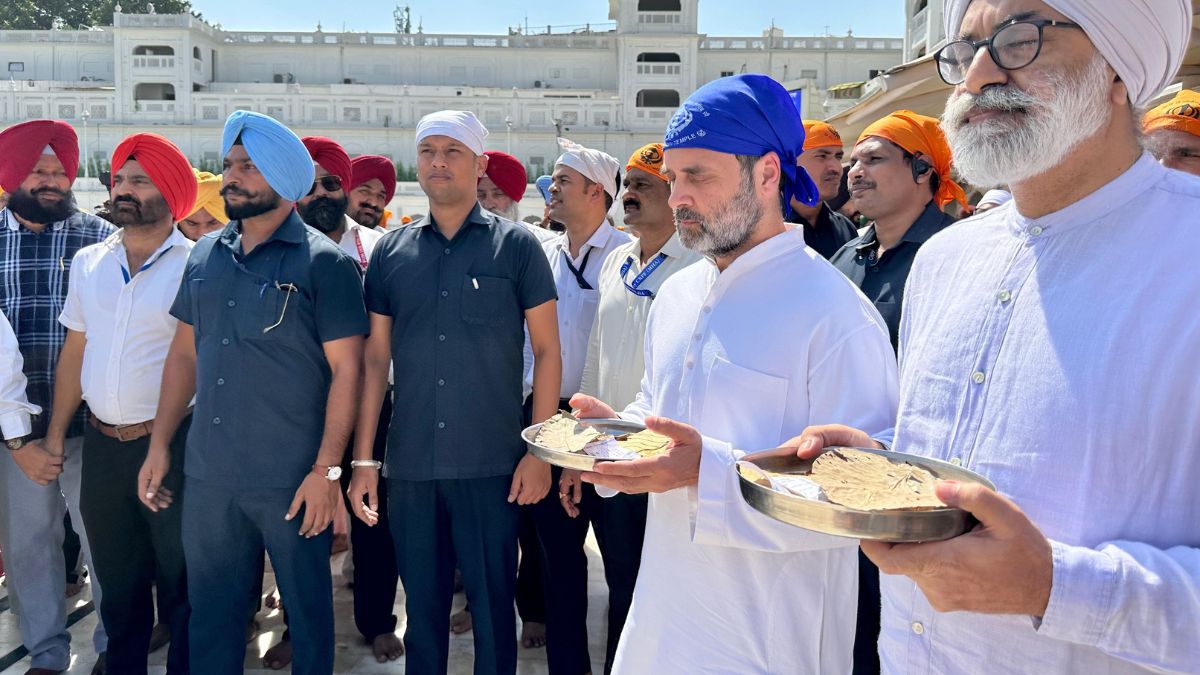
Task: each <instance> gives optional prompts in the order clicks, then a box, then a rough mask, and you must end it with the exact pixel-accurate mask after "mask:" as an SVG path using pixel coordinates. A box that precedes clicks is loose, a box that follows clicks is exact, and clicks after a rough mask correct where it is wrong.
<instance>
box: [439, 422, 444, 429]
mask: <svg viewBox="0 0 1200 675" xmlns="http://www.w3.org/2000/svg"><path fill="white" fill-rule="evenodd" d="M438 428H439V429H445V428H446V423H445V422H438Z"/></svg>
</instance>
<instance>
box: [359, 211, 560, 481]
mask: <svg viewBox="0 0 1200 675" xmlns="http://www.w3.org/2000/svg"><path fill="white" fill-rule="evenodd" d="M366 295H367V309H368V310H370V311H371V312H374V313H376V314H382V315H384V316H390V317H392V361H393V363H395V368H396V384H395V400H396V406H395V409H394V411H393V412H392V423H391V427H390V429H389V431H388V443H387V472H388V473H387V475H388V477H389V478H394V479H401V480H436V479H455V478H486V477H492V476H502V475H509V474H512V472H513V470H514V469H515V468H516V465H517V462H519V461H520V459H521V457H522V455H523V454H524V453H525V445H524V443H523V442H522V441H521V418H522V414H521V402H522V390H521V386H522V369H523V362H524V361H523V356H522V348H523V346H524V341H525V331H524V321H525V310H527V309H530V308H532V307H537V306H538V305H541V304H543V303H545V302H547V301H550V300H554V299H556V298H557V292H556V290H555V287H554V277H553V276H552V275H551V273H550V264H549V263H548V262H547V261H546V255H545V254H544V253H542V247H541V245H540V244H539V243H538V240H537V239H536V238H535V237H534V236H533V234H532V233H530V232H529V231H528V230H526V229H525V228H524V227H522V226H521V225H518V224H516V223H513V222H512V221H509V220H505V219H503V218H500V217H499V216H496V215H493V214H491V213H488V212H486V211H484V210H482V209H481V208H479V206H478V205H476V206H475V208H474V209H473V210H472V211H471V213H470V215H469V216H467V220H466V222H465V223H463V226H462V228H460V229H459V230H458V232H457V233H456V234H455V235H454V238H453V239H451V240H447V239H446V238H445V237H444V236H442V234H441V233H440V232H439V231H438V229H437V227H436V226H435V225H434V223H433V222H432V220H431V217H426V218H425V219H423V220H419V221H417V222H415V223H412V224H410V225H408V226H406V227H402V228H400V229H398V230H393V231H391V232H388V233H387V234H385V235H384V237H383V239H381V240H380V241H379V243H378V244H376V246H375V251H374V253H373V254H372V255H371V262H370V265H368V266H367V282H366Z"/></svg>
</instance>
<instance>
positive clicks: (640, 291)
mask: <svg viewBox="0 0 1200 675" xmlns="http://www.w3.org/2000/svg"><path fill="white" fill-rule="evenodd" d="M666 259H667V254H666V253H659V254H658V255H656V256H654V260H651V261H650V264H649V265H646V268H645V269H643V270H642V271H641V272H639V273H638V275H637V276H636V277H634V278H633V283H632V284H631V283H629V282H628V281H625V275H626V274H629V268H631V267H633V256H629V257H628V258H626V259H625V264H624V265H621V283H623V284H625V290H627V291H629V292H630V293H633V294H634V295H636V296H638V297H639V298H654V293H653V292H651V291H648V290H646V289H644V288H642V284H644V283H646V280H647V279H649V278H650V275H651V274H654V270H656V269H658V266H659V265H661V264H663V261H664V260H666Z"/></svg>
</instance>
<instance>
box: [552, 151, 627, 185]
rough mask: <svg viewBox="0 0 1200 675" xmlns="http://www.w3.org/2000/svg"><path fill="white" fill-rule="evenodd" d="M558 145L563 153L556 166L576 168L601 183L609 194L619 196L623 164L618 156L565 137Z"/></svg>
mask: <svg viewBox="0 0 1200 675" xmlns="http://www.w3.org/2000/svg"><path fill="white" fill-rule="evenodd" d="M558 147H560V148H562V150H563V154H561V155H559V157H558V159H557V160H555V162H554V165H555V166H558V165H559V164H562V165H563V166H567V167H570V168H572V169H575V170H576V171H578V172H579V173H581V174H583V177H584V178H587V179H588V180H590V181H592V182H593V183H599V184H600V187H602V188H604V191H605V192H607V193H608V196H610V197H612V198H613V199H616V198H617V193H618V192H620V186H619V185H617V181H618V180H619V179H618V178H617V174H618V173H620V171H621V165H620V164H619V163H618V162H617V158H616V157H613V156H612V155H610V154H608V153H607V152H602V151H600V150H593V149H592V148H585V147H583V146H582V145H580V144H578V143H576V142H574V141H569V140H567V139H565V138H560V139H558Z"/></svg>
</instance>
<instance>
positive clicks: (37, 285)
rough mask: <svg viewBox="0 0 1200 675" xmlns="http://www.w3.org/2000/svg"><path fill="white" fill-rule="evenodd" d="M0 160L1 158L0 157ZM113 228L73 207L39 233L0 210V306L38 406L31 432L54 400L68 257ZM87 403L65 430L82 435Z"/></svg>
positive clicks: (38, 432) (37, 432)
mask: <svg viewBox="0 0 1200 675" xmlns="http://www.w3.org/2000/svg"><path fill="white" fill-rule="evenodd" d="M0 161H3V159H2V158H0ZM116 231H117V228H115V227H113V225H112V223H110V222H108V221H107V220H102V219H100V218H98V217H96V216H93V215H92V214H90V213H83V212H76V213H73V214H71V216H70V217H69V218H67V219H66V220H63V221H59V222H57V223H53V224H50V225H47V226H46V228H45V229H44V230H42V231H41V232H34V231H33V230H30V229H28V228H26V227H25V226H24V225H22V224H21V223H20V221H18V220H17V218H16V216H14V215H13V213H12V211H9V210H8V209H0V311H3V312H4V316H6V317H8V322H9V323H11V324H12V327H13V332H14V333H15V334H16V336H17V344H18V345H20V348H21V356H22V357H23V358H24V359H25V377H26V378H28V380H29V384H28V386H27V387H26V389H25V393H26V395H27V396H28V397H29V401H30V402H31V403H33V404H34V405H39V406H41V407H42V414H41V415H37V416H34V418H33V436H34V437H35V438H40V437H42V436H45V435H46V427H47V426H48V425H49V424H50V415H51V412H52V410H51V408H52V405H53V403H54V369H55V368H56V367H57V366H58V352H59V351H60V350H61V349H62V346H63V342H64V341H65V340H66V337H67V329H66V327H65V326H63V325H62V324H61V323H59V322H58V315H59V314H62V309H63V303H64V302H66V299H67V286H68V284H69V282H70V276H71V260H72V259H74V258H75V253H77V252H78V251H79V249H81V248H83V247H85V246H91V245H92V244H95V243H97V242H101V241H104V240H105V239H107V238H108V235H110V234H112V233H113V232H116ZM86 417H87V406H86V405H81V406H79V412H77V413H76V414H75V418H74V419H73V420H72V421H71V426H70V427H69V428H68V429H67V437H68V438H70V437H75V436H82V435H83V424H84V420H85V419H86Z"/></svg>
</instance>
